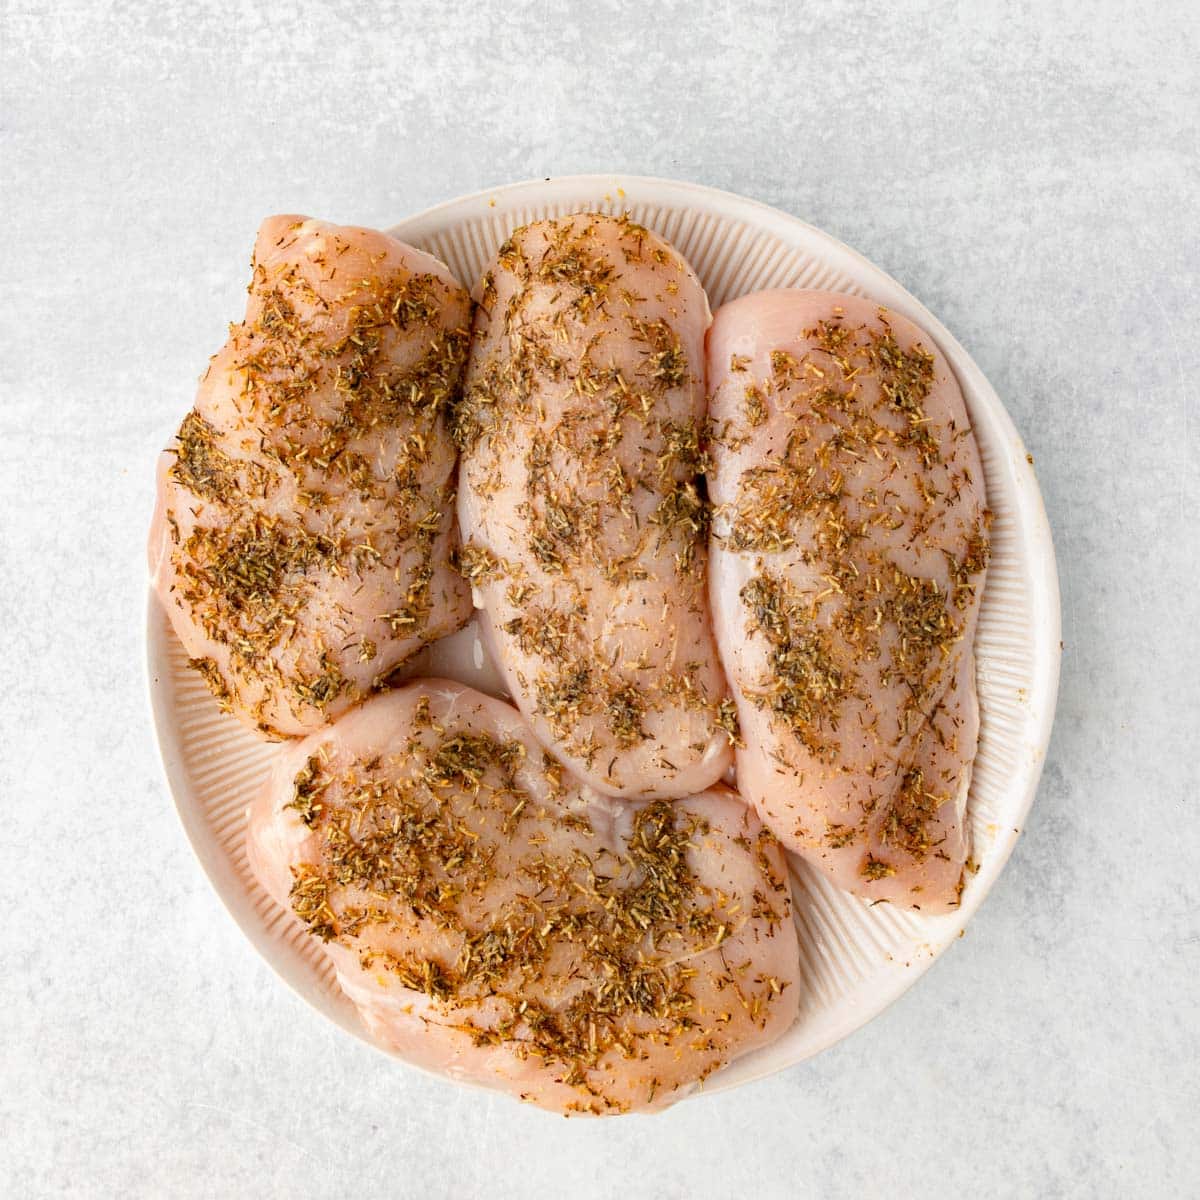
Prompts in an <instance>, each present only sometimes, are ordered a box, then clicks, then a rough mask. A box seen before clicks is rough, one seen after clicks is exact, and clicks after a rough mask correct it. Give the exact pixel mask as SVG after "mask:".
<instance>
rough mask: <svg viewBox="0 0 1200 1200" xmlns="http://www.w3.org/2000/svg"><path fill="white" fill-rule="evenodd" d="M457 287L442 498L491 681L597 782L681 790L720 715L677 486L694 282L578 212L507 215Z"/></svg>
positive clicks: (655, 249)
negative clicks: (450, 495) (456, 476)
mask: <svg viewBox="0 0 1200 1200" xmlns="http://www.w3.org/2000/svg"><path fill="white" fill-rule="evenodd" d="M477 300H478V302H479V303H478V308H477V312H476V317H475V329H474V336H473V340H472V346H471V356H470V361H469V364H468V369H467V382H466V387H465V389H464V396H463V402H462V405H461V406H460V408H459V411H458V415H457V419H456V436H457V438H458V441H459V445H460V447H461V449H462V453H463V459H462V478H461V484H460V490H459V500H458V514H459V524H460V527H461V529H462V535H463V541H464V548H463V569H464V572H465V573H466V575H467V576H468V577H469V578H470V580H471V583H472V585H473V587H474V589H475V603H476V606H477V607H479V608H481V609H482V621H481V624H482V627H483V629H484V631H485V634H486V636H487V637H488V639H489V641H490V644H491V647H492V649H493V651H494V654H495V657H496V659H497V661H498V663H499V665H500V667H501V669H502V670H503V672H504V675H505V679H506V681H507V684H508V689H509V691H510V692H511V694H512V695H513V697H514V699H515V701H516V703H517V705H518V707H519V708H520V709H521V711H522V712H523V713H524V714H525V715H526V717H528V719H529V720H530V722H531V724H532V726H533V729H534V732H535V733H536V734H537V736H538V738H540V739H541V741H542V742H543V744H544V745H546V746H548V747H550V748H551V750H552V751H553V752H554V753H555V754H556V755H557V756H558V757H559V758H560V759H561V760H562V761H563V762H564V763H565V764H566V765H567V766H569V767H570V768H571V770H572V771H574V772H575V773H576V774H578V775H580V776H581V777H582V778H583V779H585V780H586V781H587V782H588V783H590V784H591V785H592V786H593V787H595V788H596V789H597V790H598V791H601V792H605V793H607V794H609V795H619V796H686V795H690V794H692V793H694V792H697V791H701V790H703V789H704V788H706V787H708V786H709V784H711V783H713V782H714V781H715V780H717V779H719V778H720V777H721V776H722V775H723V774H724V773H725V771H726V770H727V768H728V766H729V764H730V760H731V753H730V747H729V737H728V736H727V734H726V732H725V731H724V730H723V729H722V721H725V722H726V723H731V721H732V705H731V704H730V703H729V702H728V701H727V700H726V698H725V697H726V690H725V684H724V680H723V678H722V675H721V669H720V665H719V663H718V660H717V654H716V647H715V644H714V641H713V635H712V629H711V622H710V618H709V613H708V605H707V601H706V597H705V572H706V557H707V555H706V546H705V530H706V509H705V506H704V504H703V501H702V498H701V495H700V492H699V490H698V487H697V481H698V477H699V474H700V472H701V471H702V469H703V466H704V461H705V447H704V416H705V389H704V332H705V330H706V328H707V327H708V323H709V320H710V314H709V310H708V302H707V300H706V299H705V296H704V291H703V289H702V288H701V287H700V284H699V281H698V280H697V279H696V276H695V274H694V273H693V272H692V270H691V268H690V267H689V266H688V265H687V263H686V262H684V261H683V259H682V258H680V256H679V255H678V254H677V253H676V252H675V251H674V250H673V249H672V248H671V247H670V246H669V245H668V244H667V243H666V242H664V241H663V240H662V239H661V238H659V237H657V236H655V235H654V234H652V233H650V232H649V231H648V230H646V229H644V228H642V227H641V226H640V225H636V224H634V223H633V222H631V221H629V220H626V219H620V220H618V219H614V218H612V217H606V216H600V215H597V214H588V213H585V214H577V215H575V216H571V217H566V218H563V219H561V220H557V221H543V222H538V223H536V224H533V225H527V226H525V227H524V228H522V229H519V230H517V232H516V233H514V234H513V236H512V237H511V238H510V239H509V240H508V241H507V242H505V244H504V245H503V246H502V247H501V248H500V251H499V254H498V255H497V257H496V259H495V261H494V262H493V264H492V265H491V267H490V269H489V270H488V271H487V273H486V275H485V276H484V279H483V282H482V285H481V289H480V292H479V294H478V296H477Z"/></svg>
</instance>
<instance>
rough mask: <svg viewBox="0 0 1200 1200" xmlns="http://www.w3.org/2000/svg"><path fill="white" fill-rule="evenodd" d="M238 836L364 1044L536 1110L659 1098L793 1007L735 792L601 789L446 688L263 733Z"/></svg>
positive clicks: (777, 929)
mask: <svg viewBox="0 0 1200 1200" xmlns="http://www.w3.org/2000/svg"><path fill="white" fill-rule="evenodd" d="M248 836H249V852H250V861H251V865H252V867H253V868H254V870H255V871H256V873H257V875H258V878H259V879H260V880H261V881H262V883H263V885H264V887H265V888H266V889H267V891H268V892H269V893H270V894H271V895H272V896H273V897H274V898H275V900H276V901H277V902H278V903H279V904H280V905H282V906H284V907H286V908H288V909H290V910H291V912H292V913H293V914H295V916H296V917H297V918H298V919H299V920H300V921H302V922H303V923H304V924H305V925H306V926H307V928H308V931H309V932H310V933H311V934H312V935H313V936H314V937H318V938H320V939H321V940H322V942H323V944H324V948H325V951H326V952H327V953H328V955H329V957H330V958H331V959H332V961H333V964H334V966H335V967H336V969H337V976H338V980H339V982H340V984H341V986H342V988H343V989H344V990H345V992H346V995H347V996H349V998H350V999H351V1000H352V1001H353V1002H354V1003H355V1005H357V1007H358V1010H359V1012H360V1014H361V1015H362V1019H363V1021H364V1022H365V1024H366V1025H367V1027H368V1028H369V1029H370V1031H371V1032H372V1034H373V1035H374V1037H375V1038H376V1039H377V1040H378V1041H379V1042H380V1043H382V1044H383V1045H384V1046H386V1047H389V1048H390V1049H392V1050H393V1051H395V1052H396V1053H398V1054H399V1055H401V1056H402V1057H404V1058H406V1059H408V1060H410V1061H412V1062H414V1063H416V1064H418V1065H421V1066H424V1067H426V1068H429V1069H433V1070H437V1071H440V1072H443V1073H445V1074H447V1075H450V1076H452V1077H455V1078H458V1079H465V1080H470V1081H472V1082H474V1083H478V1084H483V1085H485V1086H487V1087H493V1088H499V1089H502V1090H505V1091H508V1092H511V1093H513V1094H514V1095H517V1096H519V1097H521V1098H522V1099H524V1100H528V1101H530V1102H532V1103H534V1104H537V1105H540V1106H541V1107H543V1108H548V1109H552V1110H554V1111H557V1112H563V1113H593V1114H611V1113H621V1112H626V1111H630V1110H634V1109H654V1108H661V1107H664V1106H666V1105H668V1104H670V1103H672V1102H673V1101H675V1100H677V1099H679V1098H680V1097H681V1096H683V1095H685V1094H686V1093H687V1092H688V1091H689V1090H690V1089H692V1088H694V1087H695V1086H696V1085H697V1084H699V1083H700V1082H701V1081H702V1080H704V1079H705V1078H706V1077H707V1076H708V1075H709V1074H710V1073H711V1072H712V1071H714V1070H716V1068H717V1067H719V1066H720V1065H721V1064H723V1063H726V1062H729V1061H730V1060H731V1059H734V1058H737V1057H738V1056H740V1055H742V1054H745V1053H747V1052H748V1051H749V1050H752V1049H754V1048H755V1047H758V1046H762V1045H765V1044H766V1043H768V1042H770V1041H771V1040H773V1039H774V1038H776V1037H777V1036H779V1035H780V1034H781V1033H782V1032H783V1031H784V1030H786V1029H787V1028H788V1026H789V1025H790V1024H791V1023H792V1021H793V1020H794V1019H795V1017H796V1014H797V1010H798V980H797V971H798V962H799V956H798V950H797V946H796V934H795V928H794V926H793V924H792V921H791V916H790V910H789V905H790V894H789V890H788V885H787V875H786V872H785V868H784V862H783V856H782V852H781V850H780V848H779V846H778V843H777V842H776V841H775V839H774V838H773V837H772V836H771V835H770V834H769V833H767V832H766V830H764V829H763V827H762V825H761V824H760V822H759V820H758V818H757V817H756V816H755V815H754V814H753V813H752V812H751V811H750V809H748V808H747V807H746V806H745V805H743V804H742V803H741V802H740V801H739V800H738V799H737V798H736V797H735V796H734V795H733V793H731V792H729V791H728V790H727V789H725V788H722V787H718V788H715V789H713V790H710V791H707V792H704V793H703V794H701V795H698V796H692V797H688V798H686V799H683V800H679V801H675V802H669V801H665V800H642V801H634V802H626V801H616V800H613V799H610V798H608V797H604V796H601V795H599V794H598V793H597V792H595V791H593V790H592V789H591V788H589V787H587V786H586V785H585V784H582V783H579V782H578V781H576V780H575V779H573V778H572V777H571V776H570V775H569V774H567V773H566V772H565V771H564V770H563V769H562V767H561V766H560V764H559V763H558V761H557V760H556V759H555V758H554V757H552V756H551V755H549V754H547V753H546V752H545V751H544V750H543V749H542V747H541V746H540V745H539V744H538V743H537V741H536V740H535V739H534V737H533V735H532V733H531V731H530V729H529V726H528V724H527V723H526V722H525V720H524V719H523V718H522V717H521V715H520V714H519V713H518V712H517V711H516V710H515V709H513V708H511V707H510V706H509V705H507V704H504V703H503V702H501V701H498V700H494V699H491V698H490V697H487V696H484V695H482V694H481V693H479V692H474V691H471V690H470V689H469V688H464V687H462V686H461V685H459V684H455V683H449V682H446V681H441V680H424V681H419V682H415V683H412V684H410V685H408V686H406V687H404V688H402V689H399V690H397V691H394V692H391V693H389V694H387V695H384V696H380V697H378V698H376V699H373V700H371V701H369V702H368V703H367V704H365V705H363V706H362V707H361V708H359V709H357V710H356V711H354V712H352V713H349V714H348V715H346V716H344V717H342V718H341V719H340V720H339V721H338V722H337V723H336V724H335V725H334V726H332V727H331V728H329V729H326V730H322V731H320V732H318V733H316V734H313V735H312V736H311V737H309V738H307V739H305V740H304V741H302V742H299V743H294V744H292V745H289V746H287V747H283V748H281V750H280V752H279V756H278V758H277V759H276V760H275V763H274V767H273V770H272V772H271V775H270V779H269V780H268V782H267V784H266V786H265V787H264V789H263V790H262V792H261V794H260V796H259V798H258V800H257V801H256V802H255V804H254V806H253V808H252V810H251V813H250V823H249V835H248Z"/></svg>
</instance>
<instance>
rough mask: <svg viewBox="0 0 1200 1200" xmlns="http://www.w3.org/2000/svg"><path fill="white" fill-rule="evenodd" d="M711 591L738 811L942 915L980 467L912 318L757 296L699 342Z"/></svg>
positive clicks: (967, 737)
mask: <svg viewBox="0 0 1200 1200" xmlns="http://www.w3.org/2000/svg"><path fill="white" fill-rule="evenodd" d="M708 362H709V380H710V384H711V389H712V392H711V402H710V419H711V420H712V423H713V429H714V435H713V436H714V443H713V462H714V469H713V471H712V473H711V474H710V476H709V489H710V495H711V499H712V502H713V504H714V514H713V536H712V556H711V596H712V605H713V614H714V622H715V625H716V631H717V638H718V642H719V644H720V648H721V655H722V659H723V661H724V664H725V669H726V672H727V675H728V678H729V681H730V685H731V687H732V689H733V692H734V695H735V696H736V700H737V708H738V715H739V718H740V725H741V737H742V739H743V743H744V744H743V746H742V747H741V748H740V749H739V750H738V752H737V780H738V789H739V791H740V792H741V794H742V795H743V796H744V797H745V798H746V799H747V800H749V801H750V802H751V803H753V804H754V806H755V808H756V809H757V810H758V812H759V813H760V814H761V816H762V818H763V820H764V821H765V822H766V824H767V825H768V827H769V828H770V829H772V830H773V831H774V832H775V834H776V835H777V836H778V837H779V838H780V840H781V841H782V842H783V843H784V844H785V845H786V846H788V847H789V848H790V849H792V850H794V851H796V852H798V853H800V854H802V855H804V856H805V857H806V858H808V859H809V860H810V861H812V862H813V863H815V864H817V865H818V866H820V867H821V868H823V869H824V870H825V871H827V872H828V873H829V874H830V875H831V876H832V877H833V879H834V880H835V881H836V882H837V883H838V884H839V885H840V886H842V887H844V888H847V889H849V890H851V891H854V892H858V893H859V894H861V895H863V896H867V897H870V898H872V899H887V900H890V901H892V902H894V903H898V904H903V905H907V906H911V907H914V908H920V909H922V910H923V911H938V910H940V909H944V908H946V907H948V906H950V905H953V904H954V903H956V902H957V898H958V894H959V891H960V882H961V878H962V872H963V868H964V864H965V862H966V858H967V838H966V831H965V829H964V820H963V818H964V806H965V800H966V793H967V783H968V780H969V775H970V768H971V762H972V760H973V758H974V755H975V746H976V739H977V734H978V712H977V707H976V701H975V675H974V660H973V655H972V650H971V646H972V639H973V637H974V633H975V624H976V615H977V613H978V609H979V600H980V596H981V593H982V585H983V576H984V568H985V565H986V562H987V554H988V540H987V533H986V527H987V521H988V513H987V511H986V508H985V502H984V491H983V472H982V469H981V467H980V462H979V455H978V451H977V448H976V445H975V439H974V436H973V434H972V432H971V427H970V423H969V421H968V419H967V414H966V409H965V407H964V404H963V399H962V395H961V393H960V391H959V388H958V384H957V382H956V381H955V379H954V376H953V374H952V373H951V371H950V369H949V367H948V365H947V364H946V362H945V360H944V359H943V358H942V356H941V355H940V354H939V353H938V351H937V350H936V348H935V347H934V346H933V344H932V342H931V341H930V340H929V338H928V337H926V336H925V335H924V334H923V333H922V332H921V330H919V329H918V328H917V327H916V326H914V325H913V324H912V323H911V322H909V321H907V320H905V319H904V318H903V317H901V316H899V315H898V314H895V313H889V312H886V311H884V310H883V309H881V308H879V307H878V306H877V305H875V304H873V303H871V302H869V301H867V300H863V299H859V298H857V297H852V296H842V295H833V294H828V293H822V292H805V291H776V292H763V293H759V294H757V295H753V296H748V297H745V298H743V299H741V300H737V301H735V302H733V303H732V304H728V305H726V306H725V307H723V308H722V309H721V310H720V311H719V312H718V313H717V315H716V318H715V320H714V323H713V327H712V330H711V331H710V333H709V338H708Z"/></svg>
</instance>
